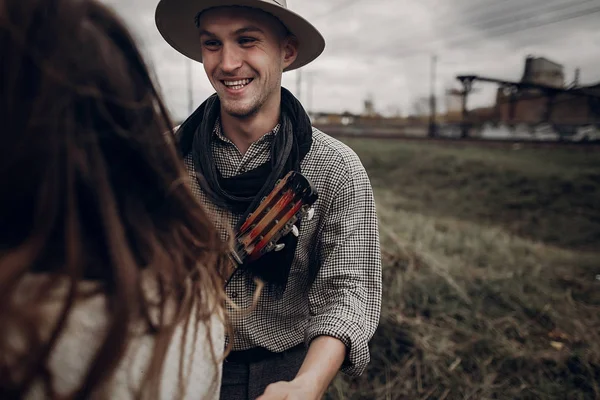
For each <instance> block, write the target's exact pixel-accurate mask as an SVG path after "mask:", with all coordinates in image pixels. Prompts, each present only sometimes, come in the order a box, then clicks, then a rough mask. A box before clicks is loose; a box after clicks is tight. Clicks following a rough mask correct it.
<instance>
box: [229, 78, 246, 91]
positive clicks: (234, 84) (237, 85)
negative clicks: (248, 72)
mask: <svg viewBox="0 0 600 400" xmlns="http://www.w3.org/2000/svg"><path fill="white" fill-rule="evenodd" d="M251 80H252V79H242V80H239V81H223V84H224V85H225V86H227V87H228V88H230V89H236V90H237V89H241V88H243V87H244V86H246V85H247V84H249V83H250V81H251Z"/></svg>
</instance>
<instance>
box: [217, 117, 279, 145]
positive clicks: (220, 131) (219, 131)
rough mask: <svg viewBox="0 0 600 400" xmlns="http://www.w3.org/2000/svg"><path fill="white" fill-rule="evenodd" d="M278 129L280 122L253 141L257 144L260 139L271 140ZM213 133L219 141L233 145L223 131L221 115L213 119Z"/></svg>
mask: <svg viewBox="0 0 600 400" xmlns="http://www.w3.org/2000/svg"><path fill="white" fill-rule="evenodd" d="M280 129H281V124H280V123H278V124H277V125H276V126H275V128H273V129H271V130H270V131H269V132H267V133H265V134H264V135H263V136H261V137H260V138H259V139H258V140H257V141H256V142H254V143H257V144H258V143H260V142H262V141H266V140H272V139H273V138H274V137H275V135H277V134H278V133H279V130H280ZM213 133H214V135H215V137H216V138H218V139H219V140H220V141H222V142H225V143H228V144H231V145H233V142H232V141H231V140H230V139H229V138H228V137H227V136H225V133H224V132H223V125H221V117H217V120H216V121H215V127H214V128H213Z"/></svg>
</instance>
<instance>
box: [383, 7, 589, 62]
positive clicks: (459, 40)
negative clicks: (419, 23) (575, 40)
mask: <svg viewBox="0 0 600 400" xmlns="http://www.w3.org/2000/svg"><path fill="white" fill-rule="evenodd" d="M599 12H600V7H593V8H589V9H585V10H580V11H578V12H573V13H570V14H563V15H560V16H557V17H556V18H553V19H549V20H545V21H538V22H534V23H532V24H531V25H527V26H521V27H510V25H513V24H514V23H518V22H527V21H528V20H531V18H527V19H524V20H516V21H513V22H511V23H509V24H502V25H498V26H493V27H491V28H490V29H487V30H486V31H488V32H489V31H490V30H495V29H499V28H507V29H499V30H498V31H495V32H492V34H491V35H487V36H486V37H484V38H483V39H489V38H491V37H499V36H503V35H507V34H511V33H517V32H522V31H525V30H529V29H534V28H540V27H544V26H549V25H553V24H556V23H560V22H564V21H568V20H572V19H576V18H581V17H585V16H589V15H593V14H597V13H599ZM479 40H481V38H478V37H474V36H473V35H469V36H462V37H456V38H453V39H450V40H449V41H445V43H446V44H449V45H453V46H461V45H464V44H467V43H472V42H476V41H479ZM439 41H440V40H437V41H434V42H432V43H429V45H431V44H433V43H435V42H439ZM389 46H390V45H389V44H388V45H386V47H385V48H379V49H377V50H375V51H382V50H385V49H387V48H388V47H389ZM424 47H427V45H425V46H424ZM429 51H431V50H429V49H422V48H419V49H416V48H415V49H412V50H411V49H408V50H407V51H405V52H401V53H399V54H395V56H397V57H409V56H412V55H415V54H421V53H424V52H429Z"/></svg>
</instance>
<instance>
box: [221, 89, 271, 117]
mask: <svg viewBox="0 0 600 400" xmlns="http://www.w3.org/2000/svg"><path fill="white" fill-rule="evenodd" d="M276 88H277V85H274V87H270V88H264V90H263V91H261V92H260V93H258V94H255V95H253V96H252V98H251V100H250V101H248V102H247V103H245V104H243V105H237V107H236V104H235V103H237V102H235V101H225V102H222V103H221V104H222V106H223V111H225V112H226V113H227V114H229V115H231V116H232V117H234V118H238V119H246V118H250V117H252V116H254V115H256V114H257V113H258V112H259V111H260V110H261V108H262V107H263V105H264V104H265V103H266V102H267V100H268V99H269V97H270V96H271V95H272V94H273V92H274V91H275V90H276Z"/></svg>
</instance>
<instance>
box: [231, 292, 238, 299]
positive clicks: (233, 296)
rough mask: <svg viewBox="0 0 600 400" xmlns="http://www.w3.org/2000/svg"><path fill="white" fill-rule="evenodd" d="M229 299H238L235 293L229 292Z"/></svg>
mask: <svg viewBox="0 0 600 400" xmlns="http://www.w3.org/2000/svg"><path fill="white" fill-rule="evenodd" d="M229 297H231V298H232V299H235V298H237V297H238V294H237V292H231V295H230V296H229Z"/></svg>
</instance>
